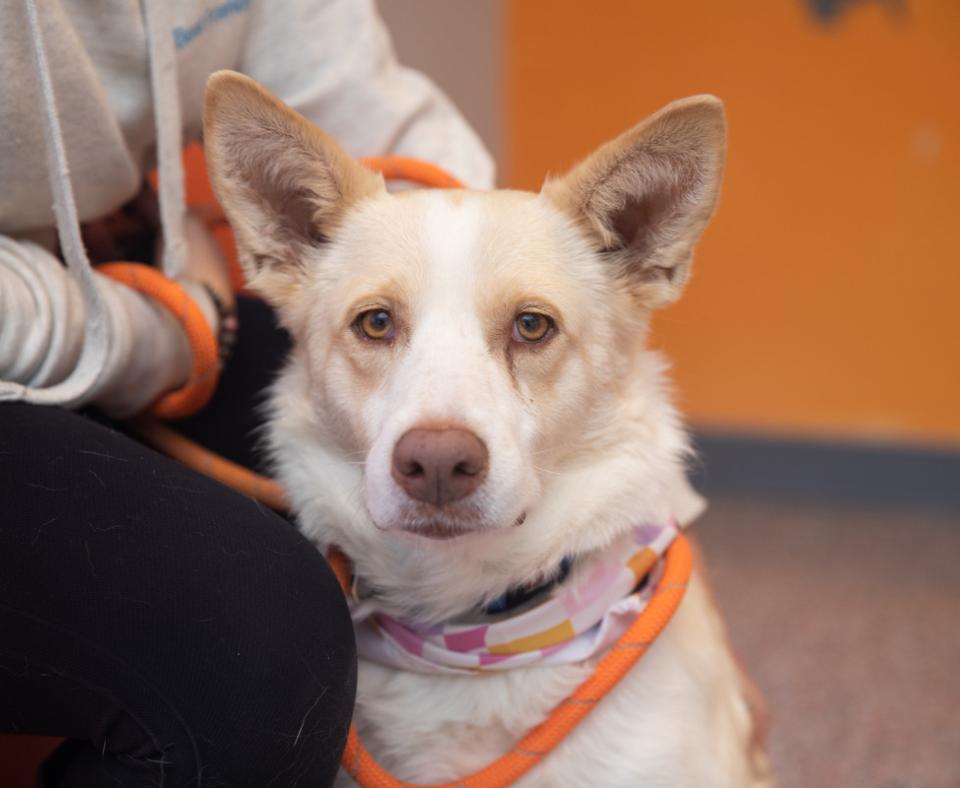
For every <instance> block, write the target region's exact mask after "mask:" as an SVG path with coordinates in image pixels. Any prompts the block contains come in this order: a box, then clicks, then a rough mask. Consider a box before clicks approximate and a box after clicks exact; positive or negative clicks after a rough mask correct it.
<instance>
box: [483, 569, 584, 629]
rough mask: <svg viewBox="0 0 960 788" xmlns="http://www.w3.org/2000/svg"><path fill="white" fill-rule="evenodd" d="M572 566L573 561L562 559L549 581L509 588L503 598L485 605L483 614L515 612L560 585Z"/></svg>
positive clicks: (492, 614) (496, 614)
mask: <svg viewBox="0 0 960 788" xmlns="http://www.w3.org/2000/svg"><path fill="white" fill-rule="evenodd" d="M572 565H573V561H572V560H571V559H569V558H564V559H563V560H562V561H561V562H560V566H559V567H558V568H557V571H556V572H555V573H554V574H553V577H551V578H550V579H549V580H547V581H545V582H543V583H540V584H539V585H535V586H520V587H519V588H511V589H509V590H508V591H507V593H505V594H504V595H503V596H498V597H497V598H496V599H494V600H493V601H492V602H490V603H488V604H487V605H485V606H484V608H483V612H484V613H485V614H486V615H488V616H498V615H500V614H502V613H509V612H510V611H511V610H516V609H517V608H518V607H520V606H521V605H525V604H526V603H527V602H529V601H530V600H531V599H533V598H534V597H537V596H540V595H541V594H545V593H546V592H547V591H550V590H551V589H552V588H553V587H554V586H557V585H560V583H562V582H563V581H564V580H566V579H567V575H569V574H570V567H571V566H572Z"/></svg>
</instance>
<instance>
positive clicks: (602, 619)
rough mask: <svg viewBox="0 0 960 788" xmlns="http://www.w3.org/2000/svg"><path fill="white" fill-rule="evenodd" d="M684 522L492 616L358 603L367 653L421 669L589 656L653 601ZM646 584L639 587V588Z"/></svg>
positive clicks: (646, 532) (632, 540) (659, 528)
mask: <svg viewBox="0 0 960 788" xmlns="http://www.w3.org/2000/svg"><path fill="white" fill-rule="evenodd" d="M677 533H678V528H677V525H676V524H675V523H673V522H670V523H669V524H667V525H641V526H638V527H636V528H634V529H633V530H632V531H630V532H629V533H628V534H625V535H624V536H623V537H622V538H621V539H619V540H618V541H616V542H615V543H614V544H612V545H611V546H610V547H609V548H607V549H606V550H605V551H604V552H603V553H602V554H601V555H600V556H598V557H597V559H596V560H595V561H593V562H591V563H590V564H589V565H588V567H587V568H586V570H585V571H582V572H576V573H574V576H573V577H572V579H571V580H569V581H568V582H566V583H564V584H562V585H560V586H557V587H556V588H554V589H553V590H552V591H551V592H550V593H549V595H548V596H547V597H546V598H545V599H544V600H543V601H542V602H540V603H539V604H537V605H535V606H533V607H530V608H528V609H522V608H521V610H520V611H519V612H517V613H516V614H515V615H507V616H506V617H501V616H496V617H493V618H491V620H490V622H489V623H476V624H438V625H435V626H421V625H418V624H416V623H414V622H410V621H404V620H401V619H397V618H393V617H391V616H389V615H386V614H384V613H378V612H376V611H375V610H373V611H371V610H370V608H369V606H368V604H367V603H365V604H362V605H357V606H355V609H354V629H355V631H356V635H357V647H358V649H359V653H360V656H361V657H363V658H364V659H368V660H371V661H373V662H378V663H381V664H384V665H390V666H393V667H397V668H402V669H405V670H413V671H417V672H419V673H476V672H477V671H487V670H506V669H509V668H516V667H527V666H530V665H534V664H544V665H555V664H564V663H571V662H581V661H583V660H586V659H589V658H590V657H592V656H594V655H596V654H600V653H602V652H603V651H605V650H606V649H607V648H609V647H610V646H611V645H612V644H613V643H614V642H615V641H616V640H617V639H618V638H619V637H620V636H621V635H622V634H623V633H624V632H625V631H626V629H627V627H629V626H630V624H631V623H632V622H633V620H634V619H635V618H636V617H637V615H639V614H640V612H641V611H642V610H643V609H644V608H645V607H646V605H647V602H648V601H649V598H650V595H651V593H652V587H653V585H654V582H647V583H645V584H643V585H642V586H640V583H641V581H643V579H644V578H646V577H647V576H648V575H651V573H655V571H656V569H657V563H658V562H659V560H660V558H661V557H662V556H663V554H664V553H665V552H666V550H667V548H668V547H669V546H670V545H671V544H672V543H673V540H674V538H675V537H676V535H677ZM652 579H654V580H655V577H653V578H652ZM638 587H639V588H638Z"/></svg>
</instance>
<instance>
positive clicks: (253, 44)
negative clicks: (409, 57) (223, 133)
mask: <svg viewBox="0 0 960 788" xmlns="http://www.w3.org/2000/svg"><path fill="white" fill-rule="evenodd" d="M239 67H240V70H241V71H243V72H244V73H245V74H248V75H249V76H251V77H253V78H254V79H256V80H257V81H258V82H261V83H262V84H263V85H264V86H265V87H266V88H268V89H269V90H270V91H272V92H273V93H275V94H276V95H277V96H279V97H280V98H281V99H283V100H284V101H285V102H287V103H288V104H289V105H290V106H292V107H293V108H294V109H296V110H297V111H298V112H300V113H301V114H303V115H304V116H305V117H307V118H308V119H310V120H311V121H312V122H314V123H316V124H317V125H318V126H320V127H321V128H322V129H323V130H324V131H326V132H327V133H328V134H330V135H331V136H332V137H334V139H336V140H337V141H338V142H339V143H340V144H341V145H343V147H344V148H345V149H346V150H347V151H348V152H349V153H350V154H351V155H354V156H374V155H382V154H385V153H397V154H402V155H406V156H415V157H418V158H421V159H425V160H427V161H431V162H433V163H435V164H438V165H439V166H441V167H444V168H445V169H447V170H448V171H450V172H451V173H453V174H454V175H456V176H457V177H458V178H460V179H461V180H463V181H464V182H465V183H467V184H468V185H469V186H471V187H474V188H479V189H487V188H491V187H492V186H493V183H494V165H493V161H492V159H491V157H490V154H489V153H487V151H486V150H485V148H484V147H483V143H481V142H480V139H479V138H478V137H477V135H476V134H475V133H474V132H473V130H472V129H471V128H470V127H469V126H468V125H467V123H466V121H465V120H464V119H463V117H462V116H461V115H460V113H459V112H458V111H457V109H456V107H454V106H453V104H452V103H451V102H450V100H449V99H448V98H447V97H446V96H445V95H444V94H443V93H442V92H441V91H440V89H439V88H438V87H437V86H436V85H435V84H434V83H433V82H431V81H430V80H429V79H427V78H426V77H424V76H423V75H422V74H420V73H418V72H416V71H413V70H411V69H407V68H404V67H402V66H401V65H400V64H399V63H398V62H397V59H396V55H395V53H394V51H393V46H392V44H391V42H390V37H389V35H388V33H387V30H386V27H385V26H384V24H383V21H382V20H381V19H380V17H379V16H378V14H377V10H376V7H375V5H374V3H373V0H291V1H290V2H285V3H274V2H267V0H259V1H258V2H254V3H253V4H252V6H251V9H250V18H249V20H248V27H247V38H246V42H245V45H244V49H243V53H242V55H241V62H240V64H239Z"/></svg>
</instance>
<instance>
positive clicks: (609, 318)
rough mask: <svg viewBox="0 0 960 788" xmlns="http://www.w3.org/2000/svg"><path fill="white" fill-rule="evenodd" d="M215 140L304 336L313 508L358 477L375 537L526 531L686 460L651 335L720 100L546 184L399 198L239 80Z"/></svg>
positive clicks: (296, 370)
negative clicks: (648, 348) (314, 460)
mask: <svg viewBox="0 0 960 788" xmlns="http://www.w3.org/2000/svg"><path fill="white" fill-rule="evenodd" d="M205 135H206V150H207V158H208V164H209V168H210V172H211V178H212V181H213V183H214V186H215V189H216V192H217V195H218V197H219V199H220V201H221V203H222V205H223V207H224V209H225V211H226V213H227V215H228V217H229V219H230V222H231V224H232V225H233V228H234V231H235V233H236V238H237V242H238V248H239V252H240V259H241V262H242V263H243V265H244V267H245V270H246V273H247V276H248V279H249V282H250V285H251V287H252V288H254V289H256V290H258V291H259V292H260V293H261V294H262V295H263V296H264V297H265V298H266V299H267V300H269V301H270V302H271V303H272V304H273V305H274V306H275V307H276V309H277V310H278V312H279V314H280V316H281V319H282V321H283V323H284V324H285V326H286V327H287V328H288V329H289V330H290V331H291V333H292V335H293V337H294V339H295V346H296V349H295V351H294V359H293V361H292V363H291V369H290V370H288V381H287V383H286V386H287V390H288V391H289V390H290V389H291V387H292V388H295V389H296V394H295V397H294V399H293V400H291V401H290V402H291V403H294V402H295V403H296V404H291V405H290V407H292V408H293V407H295V408H299V410H300V415H301V427H300V428H299V430H300V432H301V434H300V435H293V434H291V435H290V440H301V441H302V442H303V443H304V444H309V445H311V446H312V447H313V449H315V452H314V454H313V455H312V456H314V457H317V456H319V455H320V454H322V455H323V457H324V460H323V463H319V461H318V465H317V468H316V469H315V470H316V473H315V474H314V475H313V476H310V475H309V474H308V475H304V476H300V477H298V479H297V481H296V482H295V483H294V484H295V486H297V487H298V488H303V487H307V488H308V489H307V491H306V492H302V491H300V492H298V491H291V492H292V493H293V494H294V497H295V499H298V500H300V503H301V506H303V505H306V504H305V503H304V499H303V496H304V495H306V496H318V497H322V496H324V495H326V496H328V497H330V498H336V499H344V497H345V496H346V497H349V495H350V491H349V489H347V490H345V489H344V487H346V488H350V487H351V486H354V487H355V488H356V489H355V492H356V493H357V495H358V496H362V501H363V507H359V508H361V509H365V518H366V515H368V518H366V519H368V522H357V523H354V524H352V525H351V528H356V529H361V530H362V529H367V531H368V532H369V533H368V536H369V537H371V538H373V537H372V535H373V534H378V535H379V537H380V538H382V539H390V538H393V539H396V538H397V535H398V534H399V533H401V532H411V533H413V534H416V535H418V537H420V539H421V541H424V542H425V541H426V540H425V539H424V537H433V538H448V537H456V536H462V535H464V534H473V535H477V534H481V533H487V534H489V533H492V532H497V533H506V532H518V531H524V530H526V531H530V530H535V529H536V528H538V527H542V528H544V529H546V528H547V526H546V525H544V526H538V525H536V523H535V522H533V521H534V520H547V519H550V520H551V521H553V520H556V519H557V517H560V516H563V515H565V514H566V513H565V512H563V511H562V508H563V507H569V504H570V501H571V500H574V499H575V498H576V496H579V497H580V498H581V499H583V500H585V501H589V500H598V501H599V500H601V499H604V496H607V498H610V496H614V497H615V491H616V495H620V496H621V497H622V493H623V490H622V488H623V487H624V486H625V485H633V484H635V483H637V482H642V481H643V479H645V478H647V477H644V476H643V475H642V474H640V476H638V473H639V471H638V472H636V473H634V472H629V471H627V470H625V469H626V468H628V466H630V464H631V463H632V464H633V466H635V467H637V468H645V469H646V470H647V471H649V473H648V474H647V475H648V476H650V475H651V474H652V466H653V465H656V464H657V463H658V462H661V461H662V462H665V463H667V464H670V463H671V462H674V461H675V460H676V455H678V454H679V453H680V451H681V449H682V445H683V441H682V438H678V437H676V436H675V434H674V433H676V432H678V430H677V427H676V423H675V419H674V417H673V413H672V410H670V408H669V406H668V405H666V404H665V403H663V402H661V399H662V398H661V397H660V396H659V389H660V382H659V369H658V365H657V363H656V362H653V361H651V360H650V357H649V355H648V354H645V352H644V350H643V344H644V334H645V329H646V325H647V319H648V315H649V313H650V310H652V309H653V308H655V307H659V306H662V305H664V304H667V303H669V302H671V301H673V300H674V299H675V298H676V297H677V296H678V294H679V293H680V291H681V289H682V287H683V284H684V282H685V281H686V279H687V277H688V274H689V270H690V261H691V253H692V249H693V246H694V244H695V242H696V241H697V239H698V238H699V236H700V234H701V232H702V231H703V229H704V227H705V225H706V223H707V220H708V218H709V216H710V214H711V211H712V210H713V206H714V203H715V200H716V196H717V191H718V186H719V181H720V175H721V170H722V164H723V151H724V140H725V130H724V117H723V110H722V105H721V104H720V102H719V101H718V100H717V99H715V98H712V97H708V96H701V97H694V98H689V99H685V100H683V101H679V102H676V103H674V104H671V105H669V106H668V107H666V108H665V109H663V110H661V111H660V112H658V113H657V114H655V115H653V116H652V117H650V118H649V119H648V120H646V121H644V122H643V123H641V124H640V125H638V126H636V127H635V128H633V129H631V130H630V131H628V132H626V133H625V134H623V135H622V136H620V137H618V138H617V139H615V140H614V141H612V142H610V143H608V144H606V145H604V146H603V147H601V148H600V149H599V150H598V151H596V152H595V153H594V154H593V155H592V156H590V157H589V158H588V159H587V160H585V161H584V162H583V163H581V164H580V165H578V166H577V167H575V168H574V169H573V170H572V171H571V172H570V173H568V174H567V175H565V176H564V177H562V178H559V179H554V180H550V181H548V183H547V184H546V185H545V187H544V188H543V190H542V191H541V192H540V193H539V194H532V193H526V192H514V191H498V192H490V193H476V192H470V191H461V190H451V191H442V190H429V191H407V192H401V193H395V194H390V193H388V192H387V191H386V189H385V188H384V184H383V181H382V179H381V178H380V177H379V176H378V175H375V174H373V173H372V172H370V171H368V170H366V169H364V168H363V167H361V166H360V165H359V164H357V163H356V162H354V161H353V160H352V159H351V158H350V157H349V156H347V155H346V154H345V153H344V152H343V151H342V150H341V149H340V148H339V147H338V146H337V145H336V144H335V143H334V142H333V141H332V140H331V139H330V138H328V137H327V136H326V135H324V134H323V133H322V132H321V131H319V130H318V129H317V128H316V127H314V126H312V125H311V124H310V123H308V122H307V121H306V120H304V119H303V118H301V117H300V116H299V115H297V114H296V113H295V112H293V111H292V110H291V109H290V108H288V107H287V106H285V105H284V104H282V103H281V102H279V101H277V100H276V99H275V98H273V97H272V96H270V95H269V94H268V93H267V92H266V91H264V90H263V89H262V88H260V87H259V86H258V85H257V84H256V83H254V82H253V81H251V80H249V79H247V78H245V77H241V76H239V75H237V74H233V73H229V72H221V73H219V74H216V75H214V76H213V77H211V80H210V84H209V87H208V93H207V107H206V115H205ZM281 407H282V405H281ZM278 418H281V419H282V418H283V414H282V413H281V414H278ZM670 430H673V432H670ZM665 431H666V432H665ZM304 451H305V454H304V455H303V456H304V457H306V456H308V454H309V452H307V450H306V449H305V450H304ZM658 452H659V453H658ZM304 461H305V462H306V460H304ZM321 465H322V466H323V468H322V472H321V467H320V466H321ZM332 466H337V467H336V469H334V468H332ZM291 473H294V475H296V472H295V471H291ZM585 474H590V475H585ZM598 474H599V476H598ZM651 478H652V476H651ZM288 486H290V485H289V484H288ZM547 490H549V491H551V494H550V495H549V496H546V495H545V491H547ZM555 493H563V494H562V495H558V494H555ZM649 494H651V495H652V494H653V491H650V492H649ZM571 496H573V497H571ZM548 499H549V500H548ZM604 500H606V499H604ZM564 501H566V503H564ZM623 505H624V506H626V504H625V503H624V504H623ZM598 506H599V505H598ZM598 506H594V507H593V508H594V509H597V508H598ZM551 507H552V509H551ZM558 507H559V508H558ZM588 508H589V507H588ZM608 508H609V507H608ZM547 509H550V510H551V511H550V513H549V515H547V514H546V510H547ZM535 515H536V516H535ZM611 516H612V517H613V519H616V517H617V516H618V515H615V514H614V515H611ZM361 519H364V518H361ZM525 520H526V523H525ZM628 524H629V523H621V524H620V525H621V526H623V525H628ZM385 532H387V533H385ZM607 537H609V534H607ZM343 538H345V539H347V540H348V541H349V539H350V536H349V535H344V537H343ZM604 538H606V537H604ZM452 541H454V542H462V541H463V540H462V539H455V540H452ZM548 541H549V540H548V539H546V537H545V534H544V533H540V534H536V533H534V534H532V535H531V536H530V538H529V539H528V540H527V542H528V543H529V544H535V543H540V544H545V543H546V542H548ZM555 541H556V540H555ZM567 542H569V539H568V540H567ZM584 543H585V542H584ZM368 544H369V542H368ZM568 547H569V545H568ZM558 549H560V548H558ZM563 549H568V548H563ZM544 560H548V558H547V557H546V556H544Z"/></svg>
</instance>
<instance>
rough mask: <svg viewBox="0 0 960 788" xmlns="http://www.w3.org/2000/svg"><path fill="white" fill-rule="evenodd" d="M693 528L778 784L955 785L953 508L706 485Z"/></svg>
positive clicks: (958, 625)
mask: <svg viewBox="0 0 960 788" xmlns="http://www.w3.org/2000/svg"><path fill="white" fill-rule="evenodd" d="M693 532H694V533H695V534H696V536H697V537H698V538H699V539H700V541H701V544H702V545H703V547H704V552H705V553H706V556H707V562H708V569H709V573H710V576H711V579H712V581H713V584H714V587H715V590H716V593H717V596H718V598H719V601H720V605H721V607H722V609H723V612H724V615H725V617H726V619H727V623H728V626H729V628H730V633H731V637H732V639H733V642H734V645H735V648H736V649H737V651H738V652H739V653H740V656H741V657H742V659H743V661H744V662H745V663H746V666H747V669H748V671H749V672H750V673H751V675H752V676H753V678H754V679H755V681H756V682H757V684H758V685H759V686H760V688H761V689H762V691H763V692H764V694H765V696H766V699H767V702H768V705H769V707H770V712H771V728H770V738H769V743H770V751H771V754H772V757H773V761H774V765H775V767H776V769H777V772H778V775H779V777H780V780H781V784H782V786H783V788H861V787H863V788H960V514H958V513H956V512H954V513H937V512H927V513H923V512H906V511H883V510H880V509H876V510H873V509H870V508H859V507H853V506H847V505H845V506H840V507H838V506H826V505H824V506H818V505H815V504H793V503H784V502H775V501H760V500H747V499H734V498H713V499H712V500H711V506H710V509H709V510H708V512H707V513H706V514H705V515H704V516H703V517H702V518H701V520H700V521H699V522H698V523H697V524H696V525H695V526H694V528H693Z"/></svg>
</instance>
